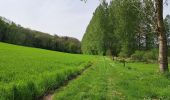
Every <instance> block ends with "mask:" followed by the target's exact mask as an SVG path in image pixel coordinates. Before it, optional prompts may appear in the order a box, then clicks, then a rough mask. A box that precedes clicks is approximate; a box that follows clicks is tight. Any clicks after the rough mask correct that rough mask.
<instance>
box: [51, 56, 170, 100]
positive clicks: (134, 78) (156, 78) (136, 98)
mask: <svg viewBox="0 0 170 100" xmlns="http://www.w3.org/2000/svg"><path fill="white" fill-rule="evenodd" d="M157 66H158V65H156V64H143V63H128V64H127V66H126V67H123V65H122V64H120V63H116V62H113V61H110V60H109V59H108V58H103V59H99V60H98V62H97V63H94V65H93V66H92V67H90V68H89V69H88V70H87V71H86V72H85V73H83V75H82V76H80V77H79V78H78V79H76V80H74V81H72V82H70V84H68V86H66V87H64V88H62V89H60V90H59V91H57V92H56V94H55V96H54V97H53V98H54V100H170V91H169V90H170V80H169V78H170V77H168V76H163V75H160V74H159V73H158V72H157V71H158V67H157Z"/></svg>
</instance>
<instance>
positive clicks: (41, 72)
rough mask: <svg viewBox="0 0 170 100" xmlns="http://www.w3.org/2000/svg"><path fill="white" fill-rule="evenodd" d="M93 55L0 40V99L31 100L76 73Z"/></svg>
mask: <svg viewBox="0 0 170 100" xmlns="http://www.w3.org/2000/svg"><path fill="white" fill-rule="evenodd" d="M93 59H94V57H92V56H86V55H76V54H67V53H61V52H55V51H49V50H43V49H36V48H29V47H22V46H16V45H11V44H5V43H0V100H32V99H36V98H37V97H39V96H41V95H43V94H44V93H45V92H46V91H48V90H50V89H52V88H56V87H59V86H60V85H62V84H63V82H64V81H65V80H68V78H69V77H70V76H73V75H76V74H79V73H80V72H81V70H83V69H84V68H85V66H87V65H88V64H89V62H90V61H92V60H93Z"/></svg>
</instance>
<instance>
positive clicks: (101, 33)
mask: <svg viewBox="0 0 170 100" xmlns="http://www.w3.org/2000/svg"><path fill="white" fill-rule="evenodd" d="M169 35H170V16H169V15H167V16H166V18H165V20H164V21H163V0H112V1H111V3H110V4H109V5H108V4H107V3H106V0H102V3H101V4H100V5H99V7H98V8H97V9H96V11H95V13H94V16H93V18H92V20H91V22H90V23H89V25H88V28H87V30H86V33H85V35H84V37H83V40H82V48H81V49H82V51H83V53H85V54H100V55H107V54H111V55H114V56H123V57H130V56H131V55H132V54H133V53H135V51H151V50H152V49H153V48H158V47H159V57H158V58H159V66H160V71H161V72H165V71H168V60H167V55H168V52H167V51H168V48H167V47H168V46H170V39H169V38H170V37H169ZM167 40H168V41H167ZM167 44H168V46H167Z"/></svg>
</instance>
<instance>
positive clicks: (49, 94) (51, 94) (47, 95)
mask: <svg viewBox="0 0 170 100" xmlns="http://www.w3.org/2000/svg"><path fill="white" fill-rule="evenodd" d="M90 66H92V64H89V65H88V66H86V67H85V68H84V69H83V70H82V71H81V72H80V73H79V74H78V75H76V76H71V77H70V78H69V80H67V81H65V82H64V84H63V85H62V86H60V87H58V88H56V89H55V90H50V91H48V92H47V93H45V94H44V95H43V96H41V97H40V98H39V99H38V100H53V97H54V94H55V93H56V92H57V91H59V90H60V89H61V88H63V87H65V86H67V85H68V84H69V82H70V81H73V80H75V79H77V78H78V77H79V76H81V75H82V74H83V73H84V72H85V71H86V70H87V69H88V68H89V67H90Z"/></svg>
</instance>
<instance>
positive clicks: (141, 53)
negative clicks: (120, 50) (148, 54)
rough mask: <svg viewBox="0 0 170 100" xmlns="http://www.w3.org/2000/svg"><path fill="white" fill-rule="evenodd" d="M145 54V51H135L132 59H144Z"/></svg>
mask: <svg viewBox="0 0 170 100" xmlns="http://www.w3.org/2000/svg"><path fill="white" fill-rule="evenodd" d="M144 54H145V52H144V51H135V53H134V54H132V55H131V59H132V60H134V61H144V58H143V56H144Z"/></svg>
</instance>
